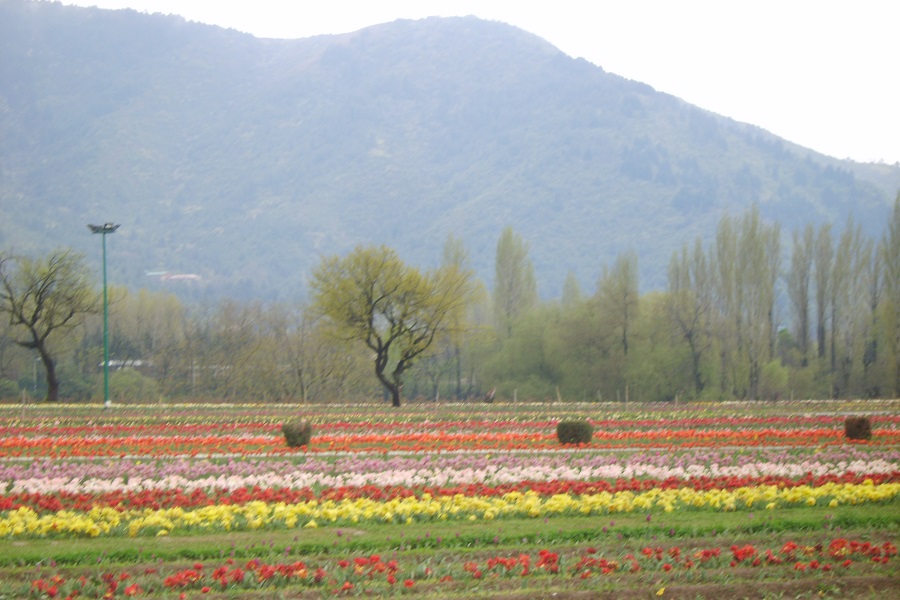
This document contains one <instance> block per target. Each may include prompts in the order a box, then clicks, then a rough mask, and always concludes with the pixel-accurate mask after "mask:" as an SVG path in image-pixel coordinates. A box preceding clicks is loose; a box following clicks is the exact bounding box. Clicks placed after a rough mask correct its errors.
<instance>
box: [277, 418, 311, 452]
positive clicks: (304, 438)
mask: <svg viewBox="0 0 900 600" xmlns="http://www.w3.org/2000/svg"><path fill="white" fill-rule="evenodd" d="M281 432H282V433H283V434H284V440H285V441H286V442H287V445H288V446H290V447H291V448H299V447H301V446H309V443H310V441H311V440H312V434H313V426H312V423H310V422H309V421H307V420H303V419H298V420H294V421H286V422H284V423H282V424H281Z"/></svg>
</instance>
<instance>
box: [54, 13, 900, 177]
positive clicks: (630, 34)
mask: <svg viewBox="0 0 900 600" xmlns="http://www.w3.org/2000/svg"><path fill="white" fill-rule="evenodd" d="M63 3H64V4H78V5H82V6H99V7H101V8H124V7H130V8H134V9H135V10H138V11H142V12H148V13H155V12H160V13H171V14H178V15H181V16H183V17H185V18H186V19H189V20H192V21H200V22H203V23H211V24H215V25H219V26H222V27H231V28H233V29H237V30H240V31H245V32H248V33H252V34H253V35H255V36H257V37H272V38H299V37H308V36H312V35H318V34H326V33H345V32H349V31H356V30H358V29H361V28H363V27H367V26H369V25H375V24H378V23H385V22H389V21H394V20H396V19H400V18H406V19H418V18H423V17H427V16H435V15H437V16H453V15H475V16H478V17H481V18H484V19H490V20H495V21H503V22H505V23H509V24H511V25H515V26H517V27H519V28H521V29H524V30H525V31H529V32H531V33H534V34H536V35H538V36H540V37H542V38H544V39H546V40H547V41H549V42H550V43H552V44H553V45H554V46H556V47H558V48H559V49H561V50H562V51H563V52H565V53H566V54H569V55H571V56H574V57H579V56H580V57H584V58H586V59H587V60H589V61H591V62H592V63H594V64H597V65H599V66H601V67H603V68H604V69H605V70H607V71H610V72H612V73H616V74H618V75H622V76H623V77H627V78H629V79H634V80H637V81H641V82H644V83H647V84H649V85H651V86H653V87H654V88H655V89H657V90H659V91H663V92H668V93H670V94H673V95H675V96H678V97H680V98H683V99H684V100H686V101H688V102H690V103H692V104H695V105H697V106H700V107H702V108H705V109H708V110H711V111H713V112H716V113H719V114H721V115H725V116H728V117H731V118H733V119H736V120H738V121H744V122H748V123H752V124H754V125H759V126H760V127H763V128H764V129H767V130H769V131H771V132H772V133H774V134H776V135H778V136H781V137H783V138H786V139H788V140H790V141H792V142H796V143H798V144H800V145H803V146H806V147H809V148H812V149H814V150H817V151H819V152H822V153H824V154H828V155H830V156H835V157H837V158H852V159H854V160H858V161H879V160H880V161H884V162H887V163H891V164H893V163H895V162H900V45H898V44H897V35H898V28H897V26H898V23H900V1H898V0H844V1H838V0H753V1H749V0H551V1H542V0H481V1H470V0H453V1H450V0H418V1H416V0H356V1H353V0H252V1H251V0H63Z"/></svg>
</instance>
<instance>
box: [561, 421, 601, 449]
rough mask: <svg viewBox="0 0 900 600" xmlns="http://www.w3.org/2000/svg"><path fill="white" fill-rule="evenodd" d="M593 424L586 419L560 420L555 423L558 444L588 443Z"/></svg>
mask: <svg viewBox="0 0 900 600" xmlns="http://www.w3.org/2000/svg"><path fill="white" fill-rule="evenodd" d="M593 437H594V426H593V425H591V423H590V421H586V420H581V419H579V420H570V421H560V422H559V423H558V424H557V425H556V438H557V439H558V440H559V443H560V444H590V443H591V440H592V439H593Z"/></svg>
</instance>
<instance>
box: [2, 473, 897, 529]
mask: <svg viewBox="0 0 900 600" xmlns="http://www.w3.org/2000/svg"><path fill="white" fill-rule="evenodd" d="M898 495H900V483H885V484H877V485H876V484H874V483H872V482H871V481H866V482H865V483H862V484H849V483H829V484H826V485H822V486H817V487H810V486H800V487H794V488H781V487H778V486H767V485H763V486H754V487H742V488H737V489H734V490H719V489H717V490H693V489H690V488H680V489H669V490H663V489H652V490H648V491H644V492H639V493H635V492H630V491H623V492H616V493H609V492H602V493H598V494H590V495H569V494H557V495H554V496H550V497H542V496H540V495H538V494H537V493H535V492H530V491H529V492H524V493H523V492H511V493H508V494H505V495H503V496H496V497H489V496H475V497H471V496H464V495H462V494H456V495H453V496H438V497H432V496H430V495H429V494H425V495H423V496H422V497H420V498H416V497H409V498H396V499H392V500H388V501H375V500H370V499H366V498H360V499H353V500H341V501H324V502H318V501H315V500H314V501H310V502H302V503H297V504H285V503H283V502H279V503H266V502H261V501H253V502H248V503H247V504H242V505H220V506H205V507H201V508H193V509H184V508H166V509H159V510H153V509H139V510H124V511H119V510H116V509H113V508H109V507H97V508H94V509H92V510H90V511H88V512H77V511H68V510H63V511H59V512H56V513H52V514H45V515H39V514H37V513H36V512H35V511H33V510H32V509H30V508H19V509H16V510H11V511H6V513H5V514H4V515H3V516H2V517H0V539H16V538H42V537H99V536H115V535H129V536H138V535H153V534H155V535H167V534H168V533H169V532H172V531H193V530H224V531H233V530H250V529H261V528H297V527H318V526H319V525H320V524H321V525H325V524H352V523H412V522H416V521H434V520H460V519H467V520H473V521H474V520H493V519H497V518H503V517H532V518H537V517H552V516H556V515H599V514H611V513H629V512H656V511H664V512H672V511H676V510H715V511H733V510H745V509H768V510H774V509H779V508H788V507H792V506H829V507H835V506H840V505H847V504H863V503H868V502H889V501H893V500H895V499H896V498H897V497H898Z"/></svg>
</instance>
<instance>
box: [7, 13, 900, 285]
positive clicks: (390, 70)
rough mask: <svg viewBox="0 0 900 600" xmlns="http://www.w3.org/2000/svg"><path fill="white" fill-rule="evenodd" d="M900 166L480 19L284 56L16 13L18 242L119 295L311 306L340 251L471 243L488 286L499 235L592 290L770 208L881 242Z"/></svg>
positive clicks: (168, 25)
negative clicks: (158, 291) (68, 251)
mask: <svg viewBox="0 0 900 600" xmlns="http://www.w3.org/2000/svg"><path fill="white" fill-rule="evenodd" d="M897 189H900V167H897V166H893V167H889V166H885V165H859V164H855V163H850V162H844V161H838V160H836V159H832V158H828V157H824V156H821V155H818V154H816V153H814V152H812V151H809V150H805V149H803V148H800V147H798V146H795V145H793V144H791V143H789V142H787V141H784V140H781V139H779V138H777V137H775V136H773V135H771V134H769V133H767V132H765V131H763V130H761V129H759V128H757V127H754V126H751V125H746V124H742V123H737V122H734V121H732V120H729V119H725V118H723V117H720V116H717V115H715V114H712V113H710V112H708V111H704V110H702V109H700V108H697V107H694V106H691V105H689V104H687V103H685V102H683V101H681V100H679V99H677V98H674V97H672V96H669V95H666V94H661V93H658V92H656V91H654V90H653V89H652V88H651V87H649V86H647V85H644V84H642V83H638V82H634V81H629V80H626V79H623V78H622V77H619V76H616V75H613V74H610V73H607V72H605V71H603V70H602V69H601V68H599V67H597V66H594V65H592V64H590V63H588V62H586V61H584V60H576V59H572V58H570V57H568V56H566V55H564V54H563V53H562V52H560V51H559V50H557V49H556V48H554V47H553V46H551V45H549V44H548V43H546V42H545V41H543V40H541V39H540V38H538V37H536V36H534V35H531V34H528V33H526V32H523V31H521V30H519V29H516V28H514V27H511V26H508V25H504V24H501V23H495V22H488V21H482V20H479V19H476V18H472V17H470V18H446V19H441V18H432V19H425V20H421V21H397V22H394V23H390V24H385V25H379V26H375V27H370V28H367V29H364V30H361V31H359V32H356V33H353V34H347V35H339V36H320V37H314V38H307V39H300V40H261V39H256V38H253V37H252V36H249V35H245V34H241V33H238V32H235V31H231V30H223V29H220V28H216V27H211V26H206V25H200V24H196V23H190V22H186V21H184V20H183V19H180V18H177V17H167V16H161V15H145V14H139V13H136V12H134V11H128V10H126V11H107V10H100V9H91V8H76V7H66V6H61V5H59V4H50V3H33V2H24V1H21V0H4V1H2V2H0V248H14V249H16V250H20V251H26V252H31V251H46V250H48V249H49V248H52V247H54V246H55V245H59V244H62V245H69V246H73V247H76V248H79V249H82V250H84V251H85V252H87V253H89V254H90V255H91V257H92V258H93V257H94V256H96V255H97V254H98V248H97V246H99V243H98V242H97V240H95V239H91V237H90V235H89V232H88V231H87V229H86V228H85V227H84V225H85V224H86V223H89V222H103V221H115V222H116V223H121V224H122V228H121V229H120V230H119V232H117V233H116V235H115V237H114V238H110V280H111V281H116V282H120V283H127V284H129V285H134V286H139V285H146V286H152V285H162V283H158V282H156V281H155V280H154V279H153V278H148V277H146V276H145V273H146V272H148V271H163V270H165V271H169V272H170V273H171V272H174V273H196V274H198V275H200V276H201V277H202V278H203V283H202V284H201V285H200V286H198V287H196V289H194V288H191V289H192V292H191V293H193V294H195V295H198V294H202V295H210V296H219V295H224V294H228V295H232V296H238V297H245V298H274V297H282V298H291V297H295V296H296V295H297V294H299V293H302V290H303V287H304V284H305V280H306V275H307V273H308V271H309V269H310V268H311V267H312V266H314V265H315V264H316V263H317V261H318V256H319V255H320V254H322V253H325V254H331V253H343V252H346V251H348V250H349V249H351V248H352V247H353V246H354V245H356V244H357V243H360V242H372V243H384V244H387V245H388V246H391V247H393V248H395V249H397V250H398V252H399V253H400V254H401V256H403V257H404V258H405V259H407V260H409V261H410V262H414V263H416V264H419V265H422V266H429V265H431V264H434V263H435V262H436V261H437V260H438V257H439V255H440V249H441V247H442V245H443V242H444V240H445V238H446V236H447V234H448V233H453V234H454V235H456V236H457V237H459V238H462V239H463V241H464V242H465V243H466V245H467V247H468V249H469V251H470V253H471V256H472V262H473V265H474V266H475V268H476V269H477V271H478V274H479V276H480V277H482V278H483V279H484V280H485V281H486V282H487V283H488V284H489V285H490V284H491V281H492V278H493V260H494V249H495V246H496V242H497V239H498V237H499V234H500V231H501V230H502V229H503V227H505V226H507V225H511V226H512V227H513V228H514V229H515V230H516V232H517V233H519V234H521V235H522V236H523V237H524V238H525V239H526V240H528V241H529V242H530V243H531V258H532V260H533V262H534V264H535V270H536V274H537V278H538V282H539V286H540V289H541V291H542V294H543V295H544V296H546V297H552V296H556V295H558V294H559V291H560V289H561V286H562V282H563V279H564V277H565V275H566V273H567V272H568V271H570V270H572V271H574V272H575V273H576V274H577V275H578V276H579V278H580V279H581V282H582V285H583V286H584V288H585V289H586V290H592V289H593V286H594V282H595V280H596V277H597V276H598V275H599V273H600V271H601V267H602V265H603V264H604V263H606V262H611V261H612V260H613V259H614V258H615V255H616V254H617V253H619V252H621V251H624V250H628V249H634V250H636V251H637V252H638V254H639V256H640V261H641V271H642V281H641V285H642V288H643V289H648V288H652V287H661V286H663V285H664V283H665V268H666V265H667V263H668V260H669V257H670V255H671V253H672V251H673V250H674V249H676V248H678V247H680V246H681V244H682V243H683V242H685V241H688V240H692V239H693V238H694V237H696V236H697V235H704V236H709V235H711V234H712V233H713V232H714V230H715V225H716V223H717V222H718V220H719V219H720V217H721V216H722V215H723V214H725V213H731V214H739V213H740V212H742V211H743V210H745V209H746V208H747V207H749V206H751V205H752V204H753V203H757V204H758V205H759V206H760V209H761V212H762V214H763V216H764V217H766V218H771V219H777V220H779V221H780V222H781V223H782V225H783V227H784V228H785V229H786V230H790V229H791V228H793V227H799V226H802V225H803V224H805V223H807V222H815V223H818V222H822V221H825V220H828V221H833V222H835V224H836V225H837V226H841V225H842V224H843V223H844V221H845V220H846V218H847V216H848V215H849V214H851V213H852V214H853V216H854V218H855V219H856V221H857V222H859V223H862V224H863V226H864V227H865V228H866V231H867V232H869V234H870V235H873V236H876V235H880V232H881V229H880V228H881V226H882V223H883V222H884V219H885V216H886V215H887V213H888V210H889V205H890V203H891V202H892V200H893V198H894V196H895V194H896V191H897Z"/></svg>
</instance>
